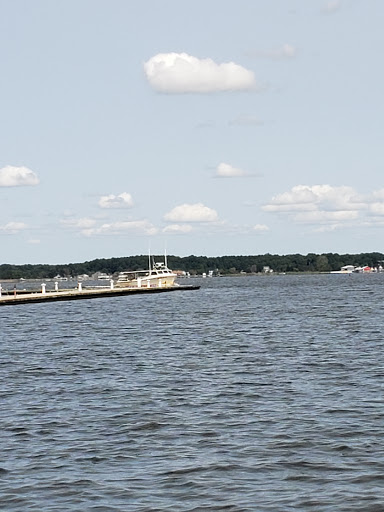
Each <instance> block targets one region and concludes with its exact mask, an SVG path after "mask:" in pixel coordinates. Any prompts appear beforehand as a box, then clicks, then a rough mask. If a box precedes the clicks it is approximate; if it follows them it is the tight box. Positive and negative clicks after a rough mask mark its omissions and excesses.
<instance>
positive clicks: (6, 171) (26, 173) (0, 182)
mask: <svg viewBox="0 0 384 512" xmlns="http://www.w3.org/2000/svg"><path fill="white" fill-rule="evenodd" d="M38 184H39V178H38V177H37V175H36V173H34V172H33V171H31V169H28V167H23V166H22V167H14V166H12V165H7V166H5V167H3V168H2V169H0V187H25V186H34V185H38Z"/></svg>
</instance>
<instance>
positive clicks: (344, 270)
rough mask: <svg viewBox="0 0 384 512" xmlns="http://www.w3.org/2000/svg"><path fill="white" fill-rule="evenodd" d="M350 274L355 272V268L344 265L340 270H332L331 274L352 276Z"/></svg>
mask: <svg viewBox="0 0 384 512" xmlns="http://www.w3.org/2000/svg"><path fill="white" fill-rule="evenodd" d="M352 272H355V266H354V265H345V266H344V267H341V269H340V270H332V271H331V274H352Z"/></svg>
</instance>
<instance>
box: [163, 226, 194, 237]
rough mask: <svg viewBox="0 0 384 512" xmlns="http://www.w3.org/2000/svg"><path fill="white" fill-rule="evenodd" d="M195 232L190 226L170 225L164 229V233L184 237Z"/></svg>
mask: <svg viewBox="0 0 384 512" xmlns="http://www.w3.org/2000/svg"><path fill="white" fill-rule="evenodd" d="M192 230H193V228H192V226H191V225H190V224H170V225H169V226H166V227H165V228H164V229H163V233H169V234H174V235H182V234H185V233H190V232H191V231H192Z"/></svg>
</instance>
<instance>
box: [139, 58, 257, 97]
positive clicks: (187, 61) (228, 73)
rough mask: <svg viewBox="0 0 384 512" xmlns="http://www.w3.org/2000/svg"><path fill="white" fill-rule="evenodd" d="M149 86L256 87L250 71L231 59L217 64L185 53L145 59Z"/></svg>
mask: <svg viewBox="0 0 384 512" xmlns="http://www.w3.org/2000/svg"><path fill="white" fill-rule="evenodd" d="M144 71H145V74H146V77H147V80H148V82H149V83H150V85H151V87H152V88H153V89H155V90H156V91H158V92H162V93H173V94H177V93H212V92H228V91H247V90H252V89H256V88H257V82H256V78H255V75H254V73H253V71H250V70H248V69H246V68H244V67H243V66H240V65H239V64H235V63H234V62H224V63H222V64H217V63H216V62H215V61H213V60H212V59H210V58H205V59H199V58H197V57H193V56H192V55H188V54H187V53H174V52H173V53H159V54H157V55H155V56H153V57H151V58H150V59H149V60H148V61H147V62H145V63H144Z"/></svg>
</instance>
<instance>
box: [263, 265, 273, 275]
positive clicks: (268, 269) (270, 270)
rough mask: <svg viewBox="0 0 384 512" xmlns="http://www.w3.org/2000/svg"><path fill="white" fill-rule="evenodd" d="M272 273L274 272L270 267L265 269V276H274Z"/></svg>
mask: <svg viewBox="0 0 384 512" xmlns="http://www.w3.org/2000/svg"><path fill="white" fill-rule="evenodd" d="M272 272H273V270H272V269H271V268H270V267H268V266H265V267H263V273H264V274H272Z"/></svg>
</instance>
